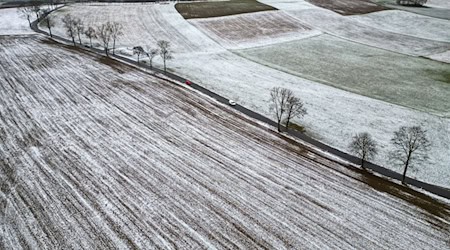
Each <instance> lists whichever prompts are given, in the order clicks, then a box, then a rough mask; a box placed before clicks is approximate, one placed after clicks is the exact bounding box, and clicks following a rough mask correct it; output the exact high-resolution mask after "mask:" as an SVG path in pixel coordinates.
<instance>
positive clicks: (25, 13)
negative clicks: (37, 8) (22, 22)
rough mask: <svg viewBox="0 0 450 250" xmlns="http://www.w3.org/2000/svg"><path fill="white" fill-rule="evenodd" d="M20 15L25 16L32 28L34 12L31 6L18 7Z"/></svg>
mask: <svg viewBox="0 0 450 250" xmlns="http://www.w3.org/2000/svg"><path fill="white" fill-rule="evenodd" d="M17 12H19V16H21V17H24V18H26V19H27V20H28V25H30V28H31V15H32V14H33V9H32V7H30V6H25V7H20V8H18V9H17Z"/></svg>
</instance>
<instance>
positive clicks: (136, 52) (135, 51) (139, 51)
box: [133, 46, 145, 63]
mask: <svg viewBox="0 0 450 250" xmlns="http://www.w3.org/2000/svg"><path fill="white" fill-rule="evenodd" d="M144 53H145V51H144V48H142V46H136V47H134V48H133V55H137V56H138V58H137V59H138V60H137V62H138V63H139V58H140V57H141V55H142V54H144Z"/></svg>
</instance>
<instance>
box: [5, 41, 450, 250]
mask: <svg viewBox="0 0 450 250" xmlns="http://www.w3.org/2000/svg"><path fill="white" fill-rule="evenodd" d="M0 45H1V47H8V48H9V50H8V51H7V53H0V73H1V75H2V76H3V80H2V83H1V84H0V117H1V119H0V125H1V126H0V128H1V129H0V138H1V140H2V142H3V143H1V144H0V156H1V158H0V159H1V164H2V165H1V166H2V167H1V168H0V178H1V183H2V188H1V189H0V201H1V202H0V232H1V235H2V238H1V241H0V243H1V245H2V246H4V247H5V248H6V249H11V248H18V247H24V248H25V247H29V248H120V249H126V248H142V249H149V248H181V249H194V248H276V249H286V248H291V249H299V248H321V249H323V248H345V249H353V248H354V249H361V248H364V249H373V248H395V249H410V248H411V247H414V248H422V249H427V248H428V249H430V248H434V249H444V248H448V247H449V245H448V244H449V242H448V239H449V237H450V232H449V227H450V210H449V205H446V204H442V203H440V202H438V201H437V200H432V199H430V198H426V197H425V196H420V195H419V196H417V197H416V195H418V194H414V193H412V195H413V196H411V194H410V193H408V192H411V191H407V192H406V193H405V190H407V189H404V188H402V187H401V186H393V185H392V184H388V183H386V182H385V181H383V180H382V179H378V178H377V177H374V176H371V175H364V174H362V173H359V172H354V171H351V170H349V169H347V168H345V167H343V166H341V165H339V164H336V163H333V162H331V161H329V160H327V159H324V158H322V157H321V156H319V155H314V154H313V153H311V152H308V151H307V150H306V149H304V148H302V147H301V146H299V145H297V144H295V143H294V144H292V143H290V142H289V141H287V140H286V139H283V138H282V137H279V136H278V135H277V134H276V133H274V132H271V131H270V130H267V129H266V128H262V127H259V126H258V125H256V124H255V123H252V122H251V121H249V120H248V119H246V118H245V117H242V116H241V115H239V114H237V113H235V112H233V111H231V110H228V109H227V108H224V107H223V106H222V105H221V104H218V103H216V102H213V101H211V100H209V99H208V98H205V97H203V96H201V95H197V94H193V92H192V91H190V90H188V89H187V88H185V87H184V86H177V85H174V84H171V83H169V82H166V81H163V80H160V79H158V78H155V77H153V76H151V75H148V74H146V73H144V72H142V71H140V70H136V69H134V68H131V67H128V66H124V65H122V64H119V63H116V62H114V61H111V60H107V59H105V58H101V57H98V56H96V55H92V54H88V53H81V52H79V51H78V50H72V49H64V48H61V47H60V46H58V45H55V44H53V43H52V42H50V41H48V40H45V39H43V38H40V36H39V37H38V36H36V37H30V38H23V37H19V38H18V37H2V38H0ZM68 58H70V60H67V59H68ZM333 93H335V92H334V91H333ZM366 183H367V184H366ZM398 197H402V198H398ZM411 197H414V199H411ZM414 204H419V205H420V206H421V207H419V206H416V205H414Z"/></svg>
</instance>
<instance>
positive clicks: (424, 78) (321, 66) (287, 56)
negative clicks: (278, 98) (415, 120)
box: [239, 35, 450, 118]
mask: <svg viewBox="0 0 450 250" xmlns="http://www.w3.org/2000/svg"><path fill="white" fill-rule="evenodd" d="M293 51H301V52H299V53H292V52H293ZM239 54H240V55H243V56H245V57H247V58H249V59H251V60H253V61H256V62H259V63H261V64H264V65H268V66H270V67H274V68H276V69H280V70H282V71H286V72H289V73H291V74H294V75H299V76H300V77H305V78H308V79H311V80H315V81H318V82H322V83H325V84H329V85H331V86H335V87H338V88H342V89H345V90H348V91H351V92H355V93H358V94H362V95H365V96H369V97H372V98H375V99H380V100H384V101H387V102H390V103H394V104H399V105H402V106H406V107H411V108H414V109H418V110H423V111H426V112H430V113H432V114H437V115H440V116H444V117H447V118H449V117H450V102H449V99H448V97H449V96H450V79H446V77H447V76H448V75H449V74H450V65H449V64H447V63H441V62H434V61H430V60H428V59H424V58H418V57H411V56H405V55H401V54H398V53H393V52H389V51H386V50H381V49H377V48H373V47H367V46H365V45H361V44H358V43H352V42H349V41H346V40H343V39H339V38H336V37H333V36H329V35H321V36H316V37H313V38H308V39H303V40H298V41H293V42H288V43H281V44H276V45H271V46H265V47H258V48H252V49H246V50H242V51H239Z"/></svg>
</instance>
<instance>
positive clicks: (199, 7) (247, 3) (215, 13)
mask: <svg viewBox="0 0 450 250" xmlns="http://www.w3.org/2000/svg"><path fill="white" fill-rule="evenodd" d="M175 8H176V10H177V11H178V12H179V13H180V14H181V15H182V16H183V17H184V18H186V19H189V18H207V17H219V16H229V15H235V14H243V13H251V12H258V11H267V10H276V9H275V8H274V7H272V6H269V5H266V4H262V3H260V2H258V1H255V0H238V1H236V0H233V1H223V2H222V1H221V2H194V3H177V4H176V5H175Z"/></svg>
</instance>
